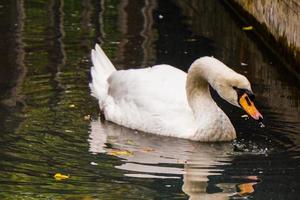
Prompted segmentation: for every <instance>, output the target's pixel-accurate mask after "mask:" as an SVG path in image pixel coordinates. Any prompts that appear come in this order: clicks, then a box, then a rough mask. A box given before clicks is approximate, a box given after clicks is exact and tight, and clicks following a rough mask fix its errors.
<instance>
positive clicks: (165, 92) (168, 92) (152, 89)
mask: <svg viewBox="0 0 300 200" xmlns="http://www.w3.org/2000/svg"><path fill="white" fill-rule="evenodd" d="M185 83H186V73H185V72H183V71H181V70H179V69H176V68H174V67H171V66H169V65H157V66H154V67H152V68H146V69H138V70H121V71H116V72H114V73H113V74H112V75H111V76H110V77H109V78H108V96H109V98H107V101H106V107H105V110H104V112H105V116H106V118H107V119H108V120H110V121H113V122H115V123H118V124H121V125H123V126H126V127H129V128H132V129H137V130H143V131H145V132H151V133H157V134H162V135H169V136H171V135H173V134H176V135H173V136H177V137H181V136H180V135H178V134H183V133H186V131H187V130H186V129H192V128H193V126H192V125H193V124H192V122H193V120H192V111H191V109H190V107H189V106H188V102H187V97H186V91H185Z"/></svg>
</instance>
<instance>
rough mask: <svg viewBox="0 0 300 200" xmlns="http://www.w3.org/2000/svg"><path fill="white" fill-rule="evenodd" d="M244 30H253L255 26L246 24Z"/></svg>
mask: <svg viewBox="0 0 300 200" xmlns="http://www.w3.org/2000/svg"><path fill="white" fill-rule="evenodd" d="M243 30H244V31H251V30H253V26H244V27H243Z"/></svg>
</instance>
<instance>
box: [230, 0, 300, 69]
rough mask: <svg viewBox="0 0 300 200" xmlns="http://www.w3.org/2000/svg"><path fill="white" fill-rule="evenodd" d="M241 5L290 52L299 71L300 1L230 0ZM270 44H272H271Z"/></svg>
mask: <svg viewBox="0 0 300 200" xmlns="http://www.w3.org/2000/svg"><path fill="white" fill-rule="evenodd" d="M228 2H231V3H232V2H235V3H236V4H238V5H239V6H241V7H242V9H244V10H245V11H246V12H247V13H248V14H250V15H251V16H253V17H254V18H255V19H256V20H257V21H258V22H259V23H260V24H261V25H263V26H265V27H266V28H267V30H268V31H269V32H270V33H271V34H272V35H273V36H274V38H275V40H276V41H277V42H279V43H280V46H281V47H284V48H286V49H285V50H286V51H287V52H288V53H289V54H291V55H292V56H293V57H294V59H295V60H296V63H297V65H298V66H297V69H296V70H297V71H300V66H299V63H300V1H299V0H257V1H256V0H255V1H253V0H230V1H228ZM271 45H272V44H271Z"/></svg>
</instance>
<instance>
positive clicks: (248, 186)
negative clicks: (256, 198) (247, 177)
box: [238, 183, 256, 195]
mask: <svg viewBox="0 0 300 200" xmlns="http://www.w3.org/2000/svg"><path fill="white" fill-rule="evenodd" d="M255 184H256V183H244V184H240V185H238V188H239V189H240V192H239V194H240V195H245V194H251V193H253V192H254V188H253V185H255Z"/></svg>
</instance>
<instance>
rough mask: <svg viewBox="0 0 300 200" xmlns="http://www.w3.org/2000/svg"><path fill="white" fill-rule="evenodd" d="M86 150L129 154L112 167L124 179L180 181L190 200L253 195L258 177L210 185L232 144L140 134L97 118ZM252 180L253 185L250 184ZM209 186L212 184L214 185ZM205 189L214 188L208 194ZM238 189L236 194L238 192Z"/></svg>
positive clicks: (231, 149)
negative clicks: (121, 172) (245, 180)
mask: <svg viewBox="0 0 300 200" xmlns="http://www.w3.org/2000/svg"><path fill="white" fill-rule="evenodd" d="M88 141H89V144H90V148H89V151H90V152H92V153H93V154H97V153H108V154H110V152H112V151H113V152H116V151H119V152H130V153H126V154H123V153H122V154H120V155H117V154H115V156H118V157H120V158H121V159H122V160H123V161H124V163H123V164H121V165H118V166H115V167H116V168H117V169H122V170H124V172H125V171H126V172H125V174H124V175H125V176H128V177H137V178H158V179H181V176H183V186H182V190H183V191H184V192H185V193H186V194H187V195H188V196H189V197H190V199H202V198H204V199H228V198H229V197H230V196H233V195H239V196H245V195H248V194H251V193H253V192H254V188H253V185H255V184H256V183H257V177H255V176H252V177H251V176H249V177H246V179H248V180H247V181H248V182H245V183H241V184H235V183H222V184H215V183H209V182H210V178H209V177H212V176H222V172H223V167H222V166H224V165H229V164H230V163H231V159H232V158H231V156H230V155H231V154H232V153H233V149H234V148H233V145H232V144H231V143H219V144H205V143H197V142H192V141H188V140H181V139H177V138H169V137H160V136H157V135H151V134H147V133H139V132H137V131H134V130H130V129H127V128H124V127H120V126H118V125H115V124H113V123H110V122H101V121H100V119H98V120H96V121H91V133H90V136H89V140H88ZM253 181H254V182H253ZM209 184H214V185H213V186H212V185H210V186H209ZM208 187H214V189H213V191H210V192H208ZM237 189H238V191H237Z"/></svg>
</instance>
